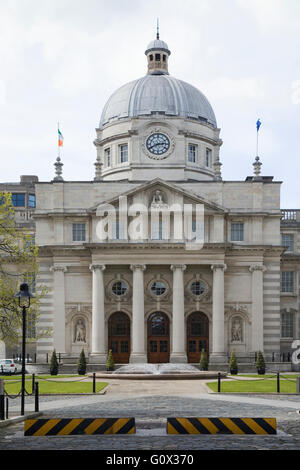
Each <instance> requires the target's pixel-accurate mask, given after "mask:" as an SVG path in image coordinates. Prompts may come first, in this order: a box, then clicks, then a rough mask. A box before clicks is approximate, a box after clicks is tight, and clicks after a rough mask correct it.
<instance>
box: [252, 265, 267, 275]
mask: <svg viewBox="0 0 300 470" xmlns="http://www.w3.org/2000/svg"><path fill="white" fill-rule="evenodd" d="M266 270H267V268H266V267H265V266H264V265H263V264H251V266H249V271H250V273H253V271H263V272H264V271H266Z"/></svg>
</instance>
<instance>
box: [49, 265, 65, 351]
mask: <svg viewBox="0 0 300 470" xmlns="http://www.w3.org/2000/svg"><path fill="white" fill-rule="evenodd" d="M50 271H52V272H53V309H54V319H53V348H54V349H55V350H56V352H57V353H61V354H64V353H65V352H66V318H65V316H66V315H65V273H66V272H67V268H66V267H65V266H61V265H54V266H52V267H51V268H50Z"/></svg>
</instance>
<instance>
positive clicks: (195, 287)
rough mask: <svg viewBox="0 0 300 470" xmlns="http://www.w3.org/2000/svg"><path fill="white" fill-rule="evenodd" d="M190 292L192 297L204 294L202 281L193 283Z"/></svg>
mask: <svg viewBox="0 0 300 470" xmlns="http://www.w3.org/2000/svg"><path fill="white" fill-rule="evenodd" d="M191 292H192V294H194V295H201V294H203V293H204V292H205V284H204V283H203V282H202V281H195V282H193V283H192V284H191Z"/></svg>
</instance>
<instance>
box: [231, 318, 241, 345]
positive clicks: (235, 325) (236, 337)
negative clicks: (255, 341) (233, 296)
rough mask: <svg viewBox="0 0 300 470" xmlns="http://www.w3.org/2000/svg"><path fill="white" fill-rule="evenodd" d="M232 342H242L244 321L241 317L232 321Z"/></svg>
mask: <svg viewBox="0 0 300 470" xmlns="http://www.w3.org/2000/svg"><path fill="white" fill-rule="evenodd" d="M231 341H242V320H241V318H239V317H235V318H234V319H233V320H232V327H231Z"/></svg>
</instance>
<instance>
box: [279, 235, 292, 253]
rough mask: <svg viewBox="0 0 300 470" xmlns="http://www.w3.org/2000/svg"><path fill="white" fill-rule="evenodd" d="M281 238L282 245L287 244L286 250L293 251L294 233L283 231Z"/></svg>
mask: <svg viewBox="0 0 300 470" xmlns="http://www.w3.org/2000/svg"><path fill="white" fill-rule="evenodd" d="M281 239H282V242H281V243H282V245H283V246H287V247H288V248H287V250H286V252H287V251H289V252H293V251H294V235H293V234H292V233H283V234H282V235H281Z"/></svg>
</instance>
